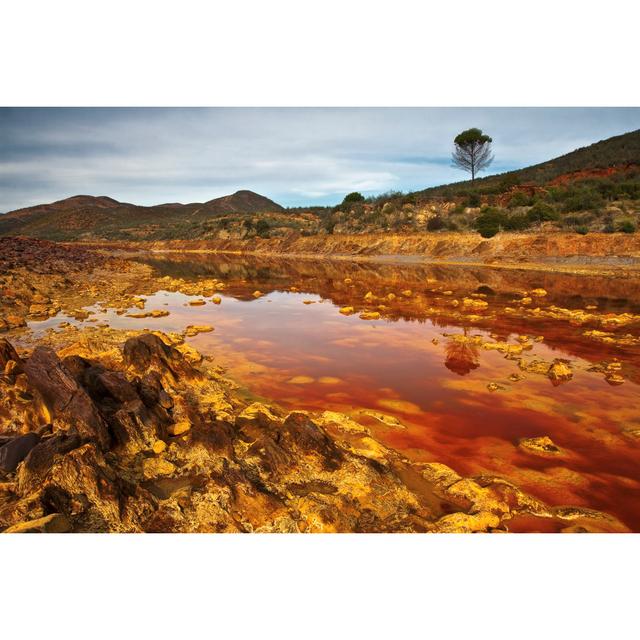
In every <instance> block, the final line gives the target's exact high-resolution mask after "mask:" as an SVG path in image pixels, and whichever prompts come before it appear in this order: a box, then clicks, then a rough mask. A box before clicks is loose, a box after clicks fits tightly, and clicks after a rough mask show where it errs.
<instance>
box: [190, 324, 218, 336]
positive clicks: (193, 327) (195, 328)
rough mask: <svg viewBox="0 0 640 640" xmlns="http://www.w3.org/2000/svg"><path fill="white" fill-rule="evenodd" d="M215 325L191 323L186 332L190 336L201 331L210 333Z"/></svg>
mask: <svg viewBox="0 0 640 640" xmlns="http://www.w3.org/2000/svg"><path fill="white" fill-rule="evenodd" d="M211 331H213V327H212V326H211V325H210V324H190V325H188V326H187V328H186V329H185V332H184V334H185V335H186V336H188V337H189V338H193V336H197V335H198V334H199V333H210V332H211Z"/></svg>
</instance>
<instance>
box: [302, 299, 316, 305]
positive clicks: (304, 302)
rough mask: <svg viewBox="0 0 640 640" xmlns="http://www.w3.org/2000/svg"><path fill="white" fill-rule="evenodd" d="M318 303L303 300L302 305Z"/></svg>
mask: <svg viewBox="0 0 640 640" xmlns="http://www.w3.org/2000/svg"><path fill="white" fill-rule="evenodd" d="M315 303H316V301H315V300H303V301H302V304H315Z"/></svg>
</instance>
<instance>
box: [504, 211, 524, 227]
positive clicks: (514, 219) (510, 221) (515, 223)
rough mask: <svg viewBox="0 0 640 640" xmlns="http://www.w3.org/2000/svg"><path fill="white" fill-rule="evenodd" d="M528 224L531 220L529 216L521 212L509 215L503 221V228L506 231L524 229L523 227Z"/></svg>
mask: <svg viewBox="0 0 640 640" xmlns="http://www.w3.org/2000/svg"><path fill="white" fill-rule="evenodd" d="M530 225H531V222H530V220H529V218H528V217H527V215H525V214H522V213H521V214H515V215H512V216H509V217H508V218H507V219H506V220H505V221H504V228H505V230H507V231H524V230H525V229H528V228H529V226H530Z"/></svg>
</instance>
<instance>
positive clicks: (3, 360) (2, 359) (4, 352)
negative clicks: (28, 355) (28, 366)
mask: <svg viewBox="0 0 640 640" xmlns="http://www.w3.org/2000/svg"><path fill="white" fill-rule="evenodd" d="M10 360H13V361H14V362H17V363H21V362H22V360H21V359H20V356H19V355H18V352H17V351H16V350H15V349H14V348H13V345H12V344H11V343H10V342H9V341H8V340H5V339H4V338H0V372H1V371H3V370H4V368H5V367H6V366H7V363H8V362H9V361H10Z"/></svg>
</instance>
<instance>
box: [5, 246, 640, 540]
mask: <svg viewBox="0 0 640 640" xmlns="http://www.w3.org/2000/svg"><path fill="white" fill-rule="evenodd" d="M0 259H1V260H2V269H1V270H0V296H1V297H0V305H1V308H0V316H2V317H4V318H5V319H6V318H12V319H13V318H15V317H16V316H17V317H19V318H21V319H22V323H20V324H17V325H8V326H5V329H6V331H5V333H4V334H3V335H4V337H5V339H4V340H0V371H2V374H1V375H0V437H1V441H0V444H2V445H3V446H2V447H1V448H0V452H1V453H0V461H1V462H2V466H3V471H2V477H1V478H0V529H2V530H5V531H76V532H80V531H95V532H97V531H131V532H134V531H171V532H180V531H191V532H196V531H202V532H204V531H206V532H214V531H215V532H217V531H220V532H222V531H228V532H240V531H243V532H254V531H265V532H278V531H286V532H302V531H304V532H315V531H317V532H333V531H341V532H358V531H368V532H376V531H378V532H389V531H394V532H422V531H424V532H440V531H443V532H444V531H458V532H467V531H509V530H511V531H518V530H531V529H534V530H545V531H627V530H628V527H627V526H625V524H623V523H622V522H620V521H619V520H618V519H617V518H616V517H614V516H611V515H608V514H606V513H603V512H600V511H594V510H593V509H589V508H586V507H584V506H565V505H563V506H550V505H548V504H546V503H545V501H543V500H540V499H539V498H538V497H535V496H533V495H531V494H530V493H529V492H527V491H524V490H522V489H521V488H518V486H517V483H515V484H514V483H513V482H509V481H507V480H505V479H504V478H502V477H500V476H497V475H492V474H488V473H483V474H481V475H478V476H473V477H470V476H468V475H467V474H464V473H459V472H458V471H457V470H456V469H455V465H452V466H448V465H445V464H442V462H441V461H440V460H435V459H433V460H431V459H430V460H428V461H425V462H415V461H411V460H410V459H408V458H407V457H406V456H405V455H403V454H401V453H400V452H399V451H398V450H396V449H394V448H392V447H389V446H386V445H385V444H384V443H383V442H382V441H381V439H380V438H379V437H377V435H376V433H377V429H380V428H381V427H380V420H383V421H384V420H388V416H385V415H384V414H382V413H380V412H376V413H375V414H374V415H373V416H372V415H370V414H363V417H360V418H357V419H356V417H354V415H351V414H350V415H346V414H344V413H339V412H336V411H307V410H300V409H291V408H289V409H287V410H284V409H282V408H281V407H280V406H278V405H277V404H276V403H274V402H272V401H270V400H269V399H266V400H265V401H262V402H256V400H257V399H256V398H255V397H251V395H250V394H248V393H247V391H246V390H242V389H240V388H239V387H238V385H237V383H236V381H235V380H232V379H229V378H228V377H227V376H226V374H225V372H224V371H222V370H221V369H220V367H219V359H220V357H219V356H218V357H216V354H215V352H214V353H213V354H212V355H211V356H208V357H203V354H201V353H199V352H198V350H197V349H196V348H195V347H194V346H193V344H191V343H190V341H189V340H188V339H187V338H188V337H189V336H190V335H193V333H194V331H195V332H196V333H197V332H199V331H202V332H205V335H206V332H207V331H210V330H211V329H212V328H211V327H205V326H198V327H193V326H191V327H189V326H185V327H184V328H182V329H181V330H180V331H177V332H166V333H165V332H161V331H157V330H153V324H151V325H150V326H151V329H144V328H142V327H145V326H148V323H153V322H157V318H162V317H163V315H162V311H163V309H162V308H161V307H158V308H152V305H151V304H150V303H149V302H148V301H147V300H146V299H145V297H144V296H145V295H148V294H150V293H152V292H154V291H158V290H168V291H175V292H179V293H183V294H187V295H190V296H197V297H198V298H201V299H202V305H204V304H205V303H210V304H211V307H212V308H214V307H213V305H217V304H219V302H216V301H215V300H214V298H216V297H219V296H218V292H221V293H225V294H233V295H238V297H239V298H240V299H243V300H244V299H248V300H252V299H256V298H259V297H260V296H261V295H262V293H261V292H260V291H257V290H254V289H257V287H256V285H255V282H254V281H252V280H251V278H249V277H246V276H248V275H249V274H250V273H251V272H252V270H249V271H248V272H247V274H246V275H245V274H242V277H238V278H234V277H232V274H231V273H229V275H227V277H226V278H222V277H216V278H212V277H206V276H203V277H198V278H195V279H194V278H192V279H183V278H181V277H173V276H168V275H166V276H161V275H160V274H159V273H158V271H157V269H156V268H155V267H153V266H149V265H146V264H141V263H139V262H136V261H133V260H124V259H122V258H113V257H110V256H103V255H100V254H99V253H97V252H91V251H86V250H85V249H84V248H82V247H78V246H72V247H63V246H61V245H56V244H53V243H48V242H43V241H28V240H17V239H16V240H9V241H6V242H4V244H3V251H2V254H1V256H0ZM302 275H303V274H301V276H302ZM353 275H354V283H355V284H354V283H347V282H345V280H347V279H346V278H341V279H340V280H339V281H338V280H337V279H336V282H335V291H334V292H332V293H331V295H332V296H338V295H340V292H341V291H342V289H344V287H345V286H346V285H347V284H349V286H351V284H354V286H355V287H356V288H357V291H358V292H357V295H356V297H357V298H358V299H359V300H360V299H362V300H363V302H362V303H360V304H362V305H363V306H362V309H357V311H362V312H363V313H364V311H366V310H369V311H371V310H370V307H372V305H374V304H375V308H376V309H377V311H375V312H374V311H371V313H377V315H378V316H381V315H384V316H385V317H387V316H388V317H390V318H391V317H393V315H394V313H395V310H396V307H397V308H400V306H403V308H404V307H407V309H409V308H411V305H415V307H416V310H418V309H420V308H422V307H421V304H420V302H419V300H418V296H414V295H413V294H412V293H411V292H410V291H401V289H402V288H403V287H402V285H404V286H405V287H406V285H407V282H408V281H406V278H404V276H403V277H401V278H400V280H398V282H397V286H396V287H395V288H396V290H397V291H398V294H399V295H397V296H395V295H394V296H393V297H391V296H390V295H387V296H386V298H385V300H384V301H383V300H375V301H373V302H372V300H373V298H375V297H376V296H375V295H373V294H369V293H368V291H367V290H366V289H367V287H368V286H370V283H369V281H366V282H365V280H364V274H360V277H361V279H362V282H360V281H359V280H358V279H357V274H356V273H354V274H353ZM419 279H420V280H424V279H423V278H419ZM340 283H342V284H340ZM301 285H302V282H298V283H297V286H296V287H295V288H299V287H300V286H301ZM358 287H360V288H362V291H360V289H359V288H358ZM423 287H424V283H423ZM429 287H431V288H432V289H433V291H434V292H435V291H436V289H437V290H438V291H440V289H442V286H440V285H437V283H436V282H431V283H430V284H429ZM236 288H237V293H235V292H236ZM293 288H294V287H289V289H293ZM449 293H450V292H446V291H442V293H437V292H436V293H434V294H433V296H434V298H433V302H432V304H433V305H435V304H438V305H440V306H441V307H442V313H443V314H446V317H448V318H453V317H456V318H458V319H459V320H461V321H462V320H464V322H466V323H473V322H481V321H482V315H481V314H482V313H484V312H483V309H485V308H486V307H487V306H489V308H491V307H492V306H493V303H492V304H491V305H488V303H485V302H484V301H483V298H482V296H484V295H486V294H480V297H476V298H469V299H466V298H465V299H462V302H460V303H459V304H455V305H454V304H453V303H454V302H456V303H457V302H458V301H457V300H456V299H454V297H453V296H451V295H448V294H449ZM342 295H346V294H345V293H343V294H342ZM350 295H351V298H350V299H349V300H351V299H352V298H353V293H352V294H350ZM521 295H524V294H521ZM535 295H537V296H538V299H539V298H544V297H545V296H546V292H542V291H537V292H536V294H535ZM440 296H442V297H440ZM205 299H207V300H205ZM209 299H210V300H209ZM346 300H347V299H346V298H345V301H346ZM438 300H440V302H437V301H438ZM523 300H524V298H523ZM224 304H225V303H224V302H223V307H224ZM345 304H346V302H345ZM523 304H524V302H523ZM300 306H301V307H302V305H300ZM526 306H527V304H525V307H526ZM87 307H90V308H89V309H87ZM216 308H217V307H216ZM304 308H306V307H304ZM372 308H373V307H372ZM106 309H111V310H115V313H117V314H119V313H122V314H133V313H135V315H131V316H130V317H134V318H144V320H133V322H141V323H142V324H141V329H140V330H132V329H126V330H125V329H114V328H112V327H110V326H109V324H108V323H107V322H105V321H104V318H105V317H106ZM132 309H133V310H134V311H132ZM407 309H405V311H404V312H405V313H407ZM103 310H105V315H102V312H103ZM60 311H64V312H68V313H69V314H70V315H71V316H73V317H74V318H76V319H77V320H78V322H77V323H75V324H73V323H70V322H66V323H62V325H63V326H57V327H56V330H55V331H44V332H40V333H37V334H36V333H33V332H32V331H31V330H30V329H29V328H28V327H25V326H24V325H25V324H27V323H29V322H31V321H32V320H37V319H41V318H52V317H54V316H55V315H56V314H58V313H59V312H60ZM154 312H156V313H154ZM563 312H564V310H562V309H558V310H555V311H553V313H555V314H556V315H557V314H561V315H562V313H563ZM519 313H520V312H519ZM523 313H524V311H523ZM479 314H480V315H479ZM494 314H497V311H496V312H494ZM165 315H166V312H165ZM336 315H338V311H337V310H336ZM443 317H445V316H443ZM568 318H570V319H571V320H572V322H575V321H578V320H579V321H581V322H582V321H584V322H588V323H592V322H596V321H598V322H600V321H602V322H606V325H607V326H606V327H605V325H602V326H603V328H605V329H607V330H608V331H612V330H616V327H617V324H620V323H622V322H627V323H628V322H631V321H633V320H634V318H631V317H628V314H627V315H620V314H617V315H615V316H614V315H612V314H610V313H607V314H605V313H599V312H593V311H591V312H589V314H584V313H583V314H582V315H579V317H578V315H576V314H575V313H573V314H570V315H569V316H568ZM614 321H615V323H614ZM612 323H613V324H615V325H616V326H612V327H609V325H610V324H612ZM65 325H66V326H65ZM623 326H624V325H623ZM602 335H605V334H602ZM607 335H608V334H607ZM464 339H465V340H466V336H464ZM456 344H457V342H456ZM461 344H462V343H461ZM496 344H497V345H498V346H500V348H503V349H506V348H507V347H506V346H504V345H502V343H496ZM464 345H466V342H464ZM471 347H473V345H471ZM471 347H470V348H471ZM483 348H484V347H483ZM514 348H515V347H514ZM518 348H519V350H520V352H522V351H523V350H525V347H524V346H522V345H520V346H519V347H518ZM508 349H509V351H512V350H513V349H512V347H508ZM538 367H540V363H539V362H538ZM556 369H557V367H556ZM556 369H554V370H553V371H554V375H555V372H556ZM545 371H546V370H545ZM616 371H617V369H616ZM623 373H625V374H626V369H623ZM532 375H536V373H535V372H532ZM541 375H544V376H547V375H549V372H546V373H544V374H541ZM382 427H384V428H397V425H395V423H393V424H391V426H389V425H386V426H385V424H384V422H383V423H382ZM534 440H535V441H534V442H532V443H525V444H523V445H522V446H525V445H526V446H530V447H532V448H533V450H534V451H535V447H542V448H543V449H544V446H546V445H545V443H544V442H541V443H539V442H538V441H537V439H534ZM545 442H546V441H545ZM518 451H521V449H519V450H518ZM534 455H539V452H538V453H535V454H534ZM542 455H543V456H544V455H547V454H546V453H545V451H544V450H543V453H542ZM543 459H544V457H543Z"/></svg>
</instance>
